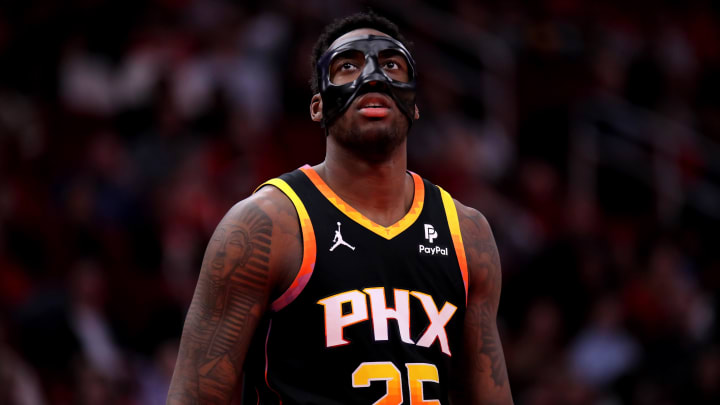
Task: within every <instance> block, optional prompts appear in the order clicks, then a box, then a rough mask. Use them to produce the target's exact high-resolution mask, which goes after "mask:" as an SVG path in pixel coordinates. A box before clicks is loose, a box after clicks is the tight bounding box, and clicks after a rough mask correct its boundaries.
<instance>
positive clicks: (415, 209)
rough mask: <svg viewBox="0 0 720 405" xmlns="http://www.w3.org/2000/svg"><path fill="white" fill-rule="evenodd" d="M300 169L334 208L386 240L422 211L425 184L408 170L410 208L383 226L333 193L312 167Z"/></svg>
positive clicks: (400, 231) (402, 229)
mask: <svg viewBox="0 0 720 405" xmlns="http://www.w3.org/2000/svg"><path fill="white" fill-rule="evenodd" d="M300 170H302V172H303V173H305V175H306V176H308V178H309V179H310V181H312V183H313V184H314V185H315V187H317V189H318V190H319V191H320V192H321V193H322V195H323V196H325V198H327V200H328V201H330V203H331V204H332V205H334V206H335V208H337V209H339V210H340V211H341V212H342V213H343V214H345V215H347V216H348V217H349V218H350V219H352V220H353V221H355V222H357V223H358V224H360V225H362V226H363V227H365V228H366V229H368V230H370V231H372V232H373V233H375V234H377V235H379V236H381V237H383V238H385V239H387V240H390V239H392V238H394V237H396V236H397V235H399V234H401V233H402V232H403V231H404V230H406V229H408V228H409V227H410V225H412V224H413V223H414V222H415V220H417V219H418V217H419V216H420V212H421V211H422V209H423V205H424V203H425V184H424V183H423V181H422V178H421V177H420V176H418V175H417V174H415V173H413V172H409V173H410V175H411V176H412V178H413V183H414V185H415V194H414V196H413V202H412V204H411V205H410V210H409V211H408V212H407V214H405V216H404V217H402V218H401V219H400V220H399V221H397V222H396V223H394V224H392V225H390V226H387V227H385V226H382V225H380V224H377V223H375V222H373V221H372V220H371V219H370V218H368V217H366V216H365V215H363V214H361V213H360V212H359V211H358V210H356V209H355V208H353V207H351V206H350V205H349V204H348V203H346V202H345V201H343V200H342V198H340V197H339V196H338V195H337V194H335V192H334V191H332V189H331V188H330V187H329V186H328V185H327V184H325V181H323V179H322V178H320V175H318V174H317V172H316V171H315V170H314V169H313V168H312V167H310V166H309V165H305V166H303V167H301V168H300Z"/></svg>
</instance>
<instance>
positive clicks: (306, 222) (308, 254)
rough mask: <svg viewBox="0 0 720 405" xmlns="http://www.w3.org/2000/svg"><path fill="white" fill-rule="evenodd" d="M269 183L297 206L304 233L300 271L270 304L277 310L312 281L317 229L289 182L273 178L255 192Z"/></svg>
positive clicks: (301, 228)
mask: <svg viewBox="0 0 720 405" xmlns="http://www.w3.org/2000/svg"><path fill="white" fill-rule="evenodd" d="M267 185H271V186H274V187H276V188H277V189H278V190H280V191H282V192H283V194H285V195H286V196H287V197H288V198H289V199H290V201H291V202H292V203H293V205H294V206H295V212H296V213H297V216H298V220H299V221H300V231H301V233H302V243H303V258H302V263H301V264H300V271H298V273H297V275H296V276H295V279H294V280H293V282H292V284H290V287H288V289H287V290H286V291H285V292H284V293H282V295H280V296H279V297H278V298H277V299H276V300H275V301H273V302H272V304H270V309H271V310H272V311H274V312H277V311H279V310H281V309H283V308H285V307H286V306H287V305H288V304H290V303H291V302H293V301H294V300H295V298H297V296H298V295H300V293H301V292H302V290H303V288H305V285H307V283H308V281H310V277H311V276H312V273H313V270H314V269H315V256H316V247H315V231H314V230H313V226H312V222H311V221H310V216H309V215H308V212H307V210H306V209H305V205H304V204H303V203H302V201H301V200H300V197H298V195H297V194H296V193H295V191H294V190H293V189H292V187H290V185H289V184H287V182H285V181H284V180H282V179H279V178H275V179H271V180H268V181H266V182H265V183H263V184H261V185H260V186H259V187H258V188H257V189H255V192H257V191H258V190H260V189H261V188H262V187H265V186H267Z"/></svg>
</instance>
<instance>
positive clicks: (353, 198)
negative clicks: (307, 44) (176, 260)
mask: <svg viewBox="0 0 720 405" xmlns="http://www.w3.org/2000/svg"><path fill="white" fill-rule="evenodd" d="M404 43H405V41H404V40H403V38H402V36H401V35H400V34H399V33H398V29H397V27H396V26H395V25H394V24H392V23H391V22H390V21H388V20H386V19H384V18H381V17H378V16H377V15H374V14H365V13H362V14H357V15H354V16H351V17H348V18H345V19H343V20H340V21H338V22H336V23H334V24H332V25H330V26H329V27H328V28H327V29H326V31H325V33H324V34H323V35H322V36H321V37H320V38H319V39H318V42H317V44H316V52H315V54H314V58H313V65H314V66H313V69H314V72H315V75H316V77H314V79H313V90H315V93H316V94H315V95H314V96H313V97H312V100H311V103H310V116H311V118H312V119H313V120H314V121H317V122H319V123H321V124H322V125H323V126H324V128H325V132H326V136H327V148H326V157H325V161H324V162H322V163H320V164H318V165H316V166H307V165H306V166H303V167H301V168H299V169H297V170H295V171H293V172H291V173H287V174H285V175H282V176H280V177H279V178H276V179H272V180H270V181H268V182H267V183H265V184H264V185H263V186H261V187H260V188H259V189H258V190H257V191H256V192H255V193H254V194H253V195H252V196H251V197H249V198H247V199H245V200H243V201H241V202H239V203H238V204H237V205H235V206H234V207H233V208H231V209H230V211H229V212H228V213H227V215H226V216H225V217H224V218H223V219H222V221H221V222H220V224H219V225H218V227H217V230H216V231H215V233H214V235H213V236H212V240H211V241H210V243H209V245H208V248H207V252H206V254H205V258H204V261H203V264H202V270H201V273H200V278H199V280H198V284H197V288H196V291H195V296H194V298H193V301H192V304H191V305H190V310H189V312H188V315H187V320H186V322H185V329H184V332H183V336H182V341H181V344H180V352H179V357H178V360H177V365H176V368H175V373H174V375H173V379H172V384H171V387H170V393H169V396H168V403H169V404H196V403H213V404H215V403H218V404H226V403H228V402H230V400H231V397H232V395H233V391H234V390H235V388H236V387H239V386H240V385H241V381H240V380H241V375H243V374H244V379H243V383H242V386H243V400H244V403H248V404H256V403H261V404H281V403H283V404H338V405H339V404H367V405H370V404H386V405H387V404H401V403H404V404H439V403H442V404H448V403H452V404H511V403H512V399H511V395H510V387H509V383H508V378H507V371H506V368H505V359H504V356H503V351H502V346H501V344H500V339H499V337H498V332H497V327H496V323H495V318H496V314H497V308H498V301H499V299H500V281H501V276H500V262H499V260H498V253H497V249H496V246H495V242H494V239H493V236H492V233H491V231H490V227H489V225H488V223H487V221H486V220H485V218H484V217H483V216H482V215H481V214H480V213H479V212H477V211H476V210H474V209H472V208H468V207H465V206H463V205H462V204H460V203H458V202H457V201H455V200H453V199H452V198H451V197H450V196H449V195H448V194H447V193H446V192H445V191H443V190H442V189H440V188H439V187H437V186H435V185H432V184H431V183H429V182H428V181H426V180H423V179H422V178H421V177H420V176H418V175H417V174H415V173H412V172H409V171H407V169H406V142H407V135H408V131H409V129H410V126H411V124H412V122H413V121H414V120H417V119H418V118H419V113H418V108H417V107H416V105H415V86H416V82H415V78H416V71H415V62H414V61H413V58H412V56H411V54H410V52H409V51H408V50H407V48H406V47H405V45H404ZM439 136H441V134H439Z"/></svg>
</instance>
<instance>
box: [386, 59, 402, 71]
mask: <svg viewBox="0 0 720 405" xmlns="http://www.w3.org/2000/svg"><path fill="white" fill-rule="evenodd" d="M385 67H386V68H388V69H398V68H399V66H398V64H397V63H395V62H394V61H391V60H390V61H387V62H386V63H385Z"/></svg>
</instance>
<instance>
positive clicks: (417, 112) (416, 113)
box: [413, 104, 420, 120]
mask: <svg viewBox="0 0 720 405" xmlns="http://www.w3.org/2000/svg"><path fill="white" fill-rule="evenodd" d="M413 118H414V119H416V120H419V119H420V110H419V109H418V106H417V104H415V116H414V117H413Z"/></svg>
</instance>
